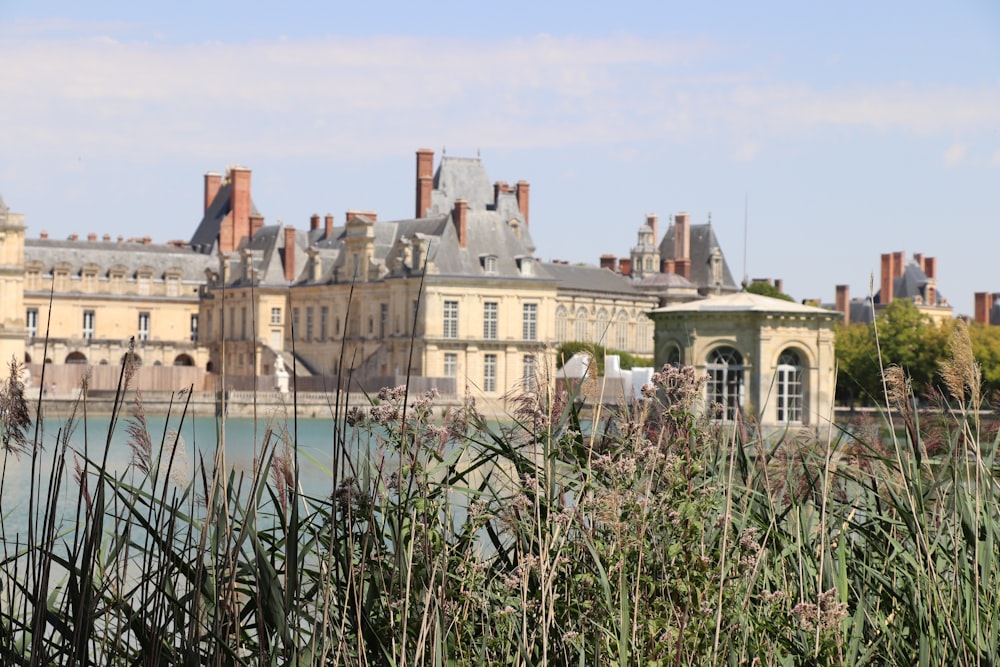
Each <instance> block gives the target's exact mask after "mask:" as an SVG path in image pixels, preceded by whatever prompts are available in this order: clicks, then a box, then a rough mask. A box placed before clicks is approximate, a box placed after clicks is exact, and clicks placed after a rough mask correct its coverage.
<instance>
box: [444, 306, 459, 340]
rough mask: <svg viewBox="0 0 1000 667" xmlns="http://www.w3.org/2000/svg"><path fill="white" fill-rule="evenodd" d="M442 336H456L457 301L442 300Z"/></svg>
mask: <svg viewBox="0 0 1000 667" xmlns="http://www.w3.org/2000/svg"><path fill="white" fill-rule="evenodd" d="M443 335H444V337H445V338H458V301H445V302H444V334H443Z"/></svg>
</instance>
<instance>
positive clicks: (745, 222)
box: [743, 193, 750, 289]
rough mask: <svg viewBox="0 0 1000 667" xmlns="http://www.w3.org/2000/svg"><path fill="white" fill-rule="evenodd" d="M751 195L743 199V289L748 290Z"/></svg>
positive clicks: (748, 194)
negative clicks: (748, 239) (748, 240)
mask: <svg viewBox="0 0 1000 667" xmlns="http://www.w3.org/2000/svg"><path fill="white" fill-rule="evenodd" d="M749 209H750V193H747V194H746V195H745V196H744V199H743V289H746V288H747V285H749V284H750V278H749V276H748V275H747V238H748V236H749V233H748V230H749V228H750V222H749V220H750V215H749Z"/></svg>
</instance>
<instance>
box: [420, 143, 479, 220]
mask: <svg viewBox="0 0 1000 667" xmlns="http://www.w3.org/2000/svg"><path fill="white" fill-rule="evenodd" d="M456 199H464V200H465V201H466V202H468V204H469V208H470V209H485V208H486V207H487V206H490V205H492V204H493V185H492V184H490V179H489V176H487V174H486V168H485V167H483V163H482V161H481V160H480V159H479V158H468V157H450V156H447V155H444V156H442V157H441V163H440V164H439V165H438V168H437V172H436V173H435V174H434V191H433V193H432V194H431V213H439V214H440V213H446V212H448V211H451V209H452V206H453V205H454V204H455V200H456Z"/></svg>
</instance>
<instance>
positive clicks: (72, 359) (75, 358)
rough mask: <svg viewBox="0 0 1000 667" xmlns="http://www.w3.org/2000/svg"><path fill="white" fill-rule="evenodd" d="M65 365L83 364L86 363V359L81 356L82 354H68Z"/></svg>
mask: <svg viewBox="0 0 1000 667" xmlns="http://www.w3.org/2000/svg"><path fill="white" fill-rule="evenodd" d="M66 363H67V364H85V363H87V357H85V356H84V355H83V352H70V353H69V355H67V357H66Z"/></svg>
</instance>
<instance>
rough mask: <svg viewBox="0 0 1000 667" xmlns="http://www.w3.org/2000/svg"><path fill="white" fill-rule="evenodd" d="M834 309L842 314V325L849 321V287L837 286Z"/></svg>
mask: <svg viewBox="0 0 1000 667" xmlns="http://www.w3.org/2000/svg"><path fill="white" fill-rule="evenodd" d="M834 308H835V309H836V310H837V312H840V313H843V314H844V324H849V323H850V321H851V288H850V286H849V285H837V298H836V305H835V306H834Z"/></svg>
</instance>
